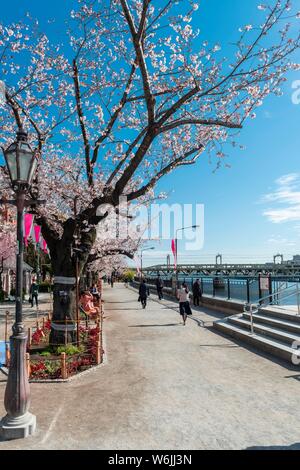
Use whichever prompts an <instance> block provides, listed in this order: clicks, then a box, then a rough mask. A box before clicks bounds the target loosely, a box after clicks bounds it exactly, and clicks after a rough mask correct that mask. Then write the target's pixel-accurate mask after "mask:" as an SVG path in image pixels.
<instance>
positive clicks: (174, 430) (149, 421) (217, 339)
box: [0, 284, 300, 461]
mask: <svg viewBox="0 0 300 470" xmlns="http://www.w3.org/2000/svg"><path fill="white" fill-rule="evenodd" d="M104 299H105V319H104V332H105V343H106V344H105V351H106V361H107V362H106V363H105V364H104V365H102V366H101V367H100V368H97V369H95V370H93V371H91V372H89V373H88V374H86V375H84V376H82V377H77V378H75V379H74V380H73V381H71V382H68V383H60V384H37V383H33V384H31V391H32V404H31V412H32V413H34V414H36V415H37V423H38V429H37V432H36V434H35V435H34V436H32V437H30V438H28V439H26V440H18V441H10V442H0V450H2V449H113V450H118V449H132V450H138V449H154V450H155V449H174V450H176V449H177V450H185V449H247V448H287V449H288V448H300V444H299V443H300V424H299V423H300V411H299V406H298V403H299V390H300V383H299V379H300V375H299V372H297V371H296V370H293V369H291V368H289V367H288V366H286V365H284V364H283V363H280V362H273V361H271V360H270V359H269V358H267V357H265V356H263V355H259V354H255V353H254V351H253V350H251V349H247V348H244V347H242V346H241V345H239V344H237V343H236V342H233V341H232V340H230V339H227V338H225V337H223V336H221V335H220V334H217V333H216V332H215V331H213V329H212V322H213V321H214V319H215V318H219V316H220V315H219V314H218V313H217V312H212V311H208V310H203V309H201V308H200V309H197V311H195V312H194V315H193V319H188V321H187V325H186V326H185V327H184V326H183V325H182V324H180V317H179V314H178V309H177V305H176V303H175V302H173V301H170V300H163V301H162V302H158V301H157V298H156V296H155V295H153V294H151V296H150V299H151V300H149V302H148V305H147V308H146V310H142V309H141V306H140V304H139V303H138V302H137V293H136V291H133V290H132V289H131V288H127V289H126V288H125V287H124V286H123V285H120V284H119V285H118V284H115V287H114V288H111V287H105V289H104ZM4 389H5V377H4V375H3V376H2V375H1V374H0V416H3V414H4V407H3V395H4ZM0 461H1V458H0Z"/></svg>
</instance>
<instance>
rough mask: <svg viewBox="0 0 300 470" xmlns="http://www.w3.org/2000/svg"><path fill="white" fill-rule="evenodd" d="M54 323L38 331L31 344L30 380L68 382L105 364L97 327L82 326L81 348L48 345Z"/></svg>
mask: <svg viewBox="0 0 300 470" xmlns="http://www.w3.org/2000/svg"><path fill="white" fill-rule="evenodd" d="M50 331H51V321H46V322H43V326H42V327H37V328H36V329H35V331H34V332H33V334H32V336H31V342H29V344H28V354H27V369H28V375H29V378H30V379H31V380H55V379H56V380H57V379H67V378H68V377H71V376H73V375H75V374H77V373H79V372H82V371H83V370H86V369H89V368H90V367H93V366H95V365H97V364H100V363H101V362H102V357H103V353H104V351H103V349H102V344H101V343H102V335H101V330H100V327H99V326H98V325H96V326H95V325H93V326H89V325H85V326H83V325H80V326H79V346H77V344H76V345H75V344H67V345H62V346H51V345H49V335H50Z"/></svg>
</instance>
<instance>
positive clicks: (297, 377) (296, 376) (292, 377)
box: [284, 374, 300, 381]
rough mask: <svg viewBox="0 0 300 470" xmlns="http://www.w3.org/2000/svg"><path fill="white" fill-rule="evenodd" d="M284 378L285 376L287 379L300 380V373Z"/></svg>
mask: <svg viewBox="0 0 300 470" xmlns="http://www.w3.org/2000/svg"><path fill="white" fill-rule="evenodd" d="M284 378H285V379H295V380H299V381H300V374H297V375H286V376H285V377H284Z"/></svg>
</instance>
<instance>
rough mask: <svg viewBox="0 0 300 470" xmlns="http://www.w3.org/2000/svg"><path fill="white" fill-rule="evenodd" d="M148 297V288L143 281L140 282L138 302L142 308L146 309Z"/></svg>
mask: <svg viewBox="0 0 300 470" xmlns="http://www.w3.org/2000/svg"><path fill="white" fill-rule="evenodd" d="M149 295H150V291H149V287H148V286H147V284H146V281H145V279H143V280H142V282H141V283H140V288H139V301H140V302H141V303H142V307H143V308H146V305H147V297H148V296H149Z"/></svg>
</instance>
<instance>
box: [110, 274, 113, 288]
mask: <svg viewBox="0 0 300 470" xmlns="http://www.w3.org/2000/svg"><path fill="white" fill-rule="evenodd" d="M110 285H111V287H114V277H113V276H111V279H110Z"/></svg>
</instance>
